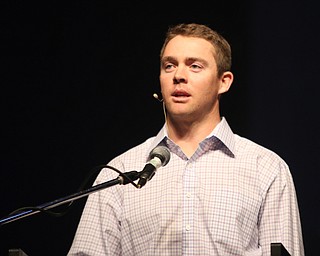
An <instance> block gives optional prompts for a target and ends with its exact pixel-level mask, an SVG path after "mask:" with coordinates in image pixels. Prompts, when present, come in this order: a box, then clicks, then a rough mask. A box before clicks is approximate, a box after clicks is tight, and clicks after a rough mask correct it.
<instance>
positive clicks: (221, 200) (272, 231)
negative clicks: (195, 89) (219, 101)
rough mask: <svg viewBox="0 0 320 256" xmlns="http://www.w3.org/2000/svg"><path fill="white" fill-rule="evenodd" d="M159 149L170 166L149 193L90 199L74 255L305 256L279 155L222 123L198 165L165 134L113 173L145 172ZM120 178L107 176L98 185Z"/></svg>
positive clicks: (131, 153) (123, 190)
mask: <svg viewBox="0 0 320 256" xmlns="http://www.w3.org/2000/svg"><path fill="white" fill-rule="evenodd" d="M159 143H160V144H164V145H166V146H167V147H168V148H169V149H170V151H171V159H170V161H169V163H168V164H167V165H166V166H164V167H161V168H160V169H159V170H158V171H157V173H156V174H155V176H154V177H153V178H152V179H151V180H150V181H149V182H148V183H147V184H146V185H145V186H144V187H142V188H141V189H137V188H135V187H134V186H132V185H131V184H128V185H116V186H112V187H109V188H106V189H104V190H101V191H99V192H96V193H93V194H91V195H90V196H89V198H88V200H87V203H86V206H85V208H84V212H83V215H82V217H81V220H80V223H79V226H78V229H77V232H76V235H75V237H74V241H73V244H72V246H71V249H70V251H69V254H68V255H70V256H71V255H92V256H99V255H124V256H129V255H139V256H140V255H156V256H160V255H175V256H176V255H188V256H189V255H190V256H191V255H201V256H204V255H222V256H226V255H237V256H239V255H247V256H248V255H251V256H253V255H257V256H258V255H259V256H261V255H268V256H269V255H270V244H271V243H275V242H276V243H282V244H283V245H284V246H285V248H286V249H287V250H288V251H289V253H290V254H291V255H292V256H303V255H304V249H303V240H302V231H301V224H300V217H299V210H298V204H297V198H296V192H295V188H294V183H293V180H292V176H291V174H290V171H289V168H288V166H287V164H286V163H285V162H284V161H283V160H282V159H281V158H280V157H279V156H278V155H276V154H275V153H274V152H272V151H270V150H268V149H266V148H263V147H261V146H259V145H257V144H255V143H253V142H252V141H249V140H247V139H245V138H243V137H240V136H238V135H235V134H233V132H232V131H231V129H230V127H229V125H228V124H227V121H226V120H225V118H222V120H221V122H220V123H219V125H218V126H217V127H216V128H215V129H214V130H213V132H212V133H211V134H210V135H209V136H208V137H207V138H206V139H205V140H204V141H202V142H201V143H200V144H199V147H198V149H197V150H196V152H195V153H194V154H193V156H192V157H191V158H188V157H186V155H185V154H184V153H183V152H182V151H181V149H180V148H179V147H178V146H177V145H176V144H175V143H173V142H172V141H171V140H170V139H168V137H167V132H166V127H165V126H164V127H163V128H162V129H161V131H160V132H159V133H158V135H157V136H156V137H152V138H150V139H148V140H147V141H145V142H144V143H142V144H140V145H138V146H136V147H134V148H132V149H130V150H128V151H127V152H125V153H124V154H122V155H120V156H118V157H116V158H115V159H113V160H112V161H111V162H110V163H109V164H108V165H110V166H113V167H115V168H117V169H119V170H120V171H122V172H127V171H132V170H137V171H140V170H142V169H143V167H144V165H145V164H146V162H147V160H148V156H149V153H150V151H151V150H152V148H154V147H155V146H157V145H158V144H159ZM116 177H118V174H117V173H116V172H114V171H113V170H110V169H108V168H105V169H103V170H102V171H101V173H100V174H99V175H98V177H97V179H96V181H95V185H96V184H100V183H103V182H105V181H108V180H111V179H114V178H116Z"/></svg>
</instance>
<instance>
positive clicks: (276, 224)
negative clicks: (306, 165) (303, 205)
mask: <svg viewBox="0 0 320 256" xmlns="http://www.w3.org/2000/svg"><path fill="white" fill-rule="evenodd" d="M276 163H277V164H275V161H273V162H272V164H271V168H273V169H274V168H275V170H276V171H275V172H274V173H275V175H274V176H273V178H272V180H271V182H270V184H269V185H268V186H266V187H265V191H264V192H263V193H264V195H263V197H264V202H263V205H262V207H261V210H260V215H259V223H258V225H259V243H260V245H261V247H262V249H263V255H270V246H271V243H282V244H283V246H284V247H285V248H286V250H287V251H288V252H289V253H290V255H291V256H303V255H304V247H303V239H302V230H301V223H300V216H299V208H298V200H297V197H296V191H295V187H294V182H293V179H292V175H291V173H290V170H289V168H288V166H287V164H286V163H285V162H284V161H281V160H280V161H276ZM265 171H266V170H262V172H265ZM266 172H268V171H266Z"/></svg>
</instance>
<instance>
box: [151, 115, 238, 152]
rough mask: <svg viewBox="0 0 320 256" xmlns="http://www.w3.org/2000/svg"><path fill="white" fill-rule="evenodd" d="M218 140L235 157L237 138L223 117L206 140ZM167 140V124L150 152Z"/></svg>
mask: <svg viewBox="0 0 320 256" xmlns="http://www.w3.org/2000/svg"><path fill="white" fill-rule="evenodd" d="M212 138H217V139H218V140H220V141H221V142H222V143H223V145H224V146H225V147H226V148H227V149H228V150H229V151H230V152H231V154H232V155H233V156H235V137H234V133H233V132H232V130H231V128H230V126H229V124H228V122H227V120H226V118H225V117H222V119H221V121H220V123H218V125H217V126H216V127H215V128H214V129H213V131H212V132H211V133H210V134H209V135H208V136H207V138H206V139H212ZM166 139H168V132H167V126H166V123H165V124H164V125H163V127H162V128H161V130H160V131H159V133H158V134H157V136H156V137H155V138H154V140H153V141H152V143H151V145H150V148H149V151H148V152H151V150H152V149H154V148H155V147H156V146H158V145H159V144H164V145H166V144H167V143H166Z"/></svg>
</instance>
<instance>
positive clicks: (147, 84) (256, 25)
mask: <svg viewBox="0 0 320 256" xmlns="http://www.w3.org/2000/svg"><path fill="white" fill-rule="evenodd" d="M316 3H317V1H312V0H305V1H292V0H291V1H289V0H287V1H276V0H274V1H254V0H247V1H238V2H236V1H208V2H206V1H197V2H192V1H191V2H182V3H178V2H166V1H161V2H157V1H146V2H145V3H141V2H136V3H134V2H132V1H131V2H129V3H121V2H119V1H118V2H116V3H112V2H110V1H109V2H107V1H102V0H101V1H89V0H88V1H84V0H79V1H74V2H73V1H71V2H69V1H65V2H59V1H43V2H36V1H4V2H2V7H1V10H0V12H1V13H0V14H1V15H0V19H1V41H0V44H1V57H0V60H1V64H2V65H1V66H2V68H1V78H0V79H1V80H0V81H1V87H0V90H1V93H0V97H1V98H0V104H1V105H0V118H1V124H0V127H1V143H0V145H1V155H0V156H1V157H0V164H1V167H0V168H1V170H0V171H1V176H0V177H1V178H0V195H1V201H0V203H1V205H0V217H5V216H7V215H8V214H9V213H10V212H11V211H13V210H15V209H17V208H20V207H24V206H37V205H40V204H42V203H46V202H49V201H51V200H54V199H57V198H60V197H63V196H65V195H69V194H71V193H74V192H76V190H77V189H78V187H79V185H80V184H81V183H82V181H83V180H84V179H85V178H86V177H87V175H88V173H89V172H90V170H91V169H92V168H93V167H95V166H97V165H100V164H106V163H107V162H109V161H110V160H111V159H112V158H113V157H115V156H116V155H118V154H120V153H122V152H124V151H125V150H127V149H129V148H130V147H132V146H134V145H136V144H138V143H141V142H143V141H144V140H145V139H146V138H148V137H150V136H152V135H155V134H156V133H157V132H158V130H159V129H160V128H161V126H162V125H163V121H164V119H163V114H162V107H161V104H160V103H158V102H157V101H156V100H154V99H153V98H152V94H153V93H154V92H159V83H158V75H159V58H158V55H159V51H160V47H161V45H162V42H163V38H164V33H165V31H166V30H167V27H168V26H169V25H172V24H176V23H179V22H197V23H204V24H207V25H209V26H211V27H212V28H214V29H216V30H218V31H219V32H220V33H221V34H222V35H224V36H225V37H226V38H227V40H228V41H229V42H230V44H231V46H232V49H233V72H234V74H235V81H234V83H233V86H232V88H231V90H230V91H229V92H228V93H227V94H226V95H225V96H224V97H223V98H222V114H223V115H224V116H226V118H227V120H228V122H229V123H230V125H231V127H232V128H233V130H234V132H235V133H237V134H240V135H242V136H244V137H247V138H249V139H251V140H253V141H255V142H257V143H259V144H261V145H263V146H265V147H267V148H270V149H272V150H273V151H275V152H276V153H278V154H279V155H280V156H281V157H282V158H284V160H285V161H286V162H287V163H288V165H289V166H290V169H291V172H292V175H293V178H294V181H295V185H296V190H297V195H298V200H299V206H300V212H301V221H302V228H303V235H304V243H305V251H306V255H317V252H318V249H317V248H318V243H319V241H320V222H319V219H320V218H319V214H318V211H319V195H320V188H319V176H320V175H319V167H320V164H319V159H318V157H319V146H320V141H319V139H320V135H319V128H320V125H319V122H318V117H319V106H318V104H319V101H318V94H319V92H320V89H319V86H320V83H319V79H318V76H319V72H318V69H319V56H320V52H319V44H320V36H319V23H320V17H319V11H318V10H319V8H317V4H316ZM84 203H85V198H83V199H80V200H78V201H77V202H75V203H74V205H73V207H72V208H71V210H70V212H69V213H68V214H66V215H64V216H63V217H60V218H54V217H51V216H48V215H45V214H37V215H33V216H31V217H28V218H24V219H21V220H18V221H15V222H12V223H8V224H6V225H3V226H1V227H0V250H1V251H0V255H7V252H8V249H9V248H22V249H23V250H24V251H25V252H26V253H27V254H28V255H29V256H36V255H54V256H56V255H66V254H67V252H68V249H69V247H70V245H71V242H72V239H73V235H74V233H75V230H76V227H77V224H78V221H79V218H80V215H81V212H82V208H83V206H84Z"/></svg>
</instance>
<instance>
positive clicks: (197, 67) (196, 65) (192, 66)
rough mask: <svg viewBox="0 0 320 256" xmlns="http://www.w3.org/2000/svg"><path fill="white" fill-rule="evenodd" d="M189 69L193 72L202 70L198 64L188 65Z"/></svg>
mask: <svg viewBox="0 0 320 256" xmlns="http://www.w3.org/2000/svg"><path fill="white" fill-rule="evenodd" d="M190 69H192V70H193V71H196V72H198V71H200V70H202V66H201V65H199V64H196V63H193V64H192V65H190Z"/></svg>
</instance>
